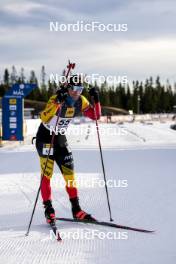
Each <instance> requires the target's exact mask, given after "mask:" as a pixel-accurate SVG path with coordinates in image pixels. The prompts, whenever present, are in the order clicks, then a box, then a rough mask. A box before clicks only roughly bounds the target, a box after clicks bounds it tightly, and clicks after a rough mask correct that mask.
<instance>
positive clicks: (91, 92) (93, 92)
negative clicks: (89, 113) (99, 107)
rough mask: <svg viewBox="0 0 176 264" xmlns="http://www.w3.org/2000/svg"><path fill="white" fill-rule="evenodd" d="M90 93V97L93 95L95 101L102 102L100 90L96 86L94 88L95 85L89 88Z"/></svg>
mask: <svg viewBox="0 0 176 264" xmlns="http://www.w3.org/2000/svg"><path fill="white" fill-rule="evenodd" d="M89 94H90V97H93V99H94V102H95V103H98V102H100V98H99V92H98V90H97V89H96V88H94V87H93V88H91V89H90V90H89Z"/></svg>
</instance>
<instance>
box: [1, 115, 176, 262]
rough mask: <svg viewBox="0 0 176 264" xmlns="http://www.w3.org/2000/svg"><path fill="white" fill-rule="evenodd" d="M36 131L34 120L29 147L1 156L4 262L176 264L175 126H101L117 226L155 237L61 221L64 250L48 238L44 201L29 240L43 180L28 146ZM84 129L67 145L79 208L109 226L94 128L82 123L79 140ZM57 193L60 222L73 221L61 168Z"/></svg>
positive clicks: (55, 202) (10, 148)
mask: <svg viewBox="0 0 176 264" xmlns="http://www.w3.org/2000/svg"><path fill="white" fill-rule="evenodd" d="M38 124H39V122H38V121H36V120H31V121H30V122H29V123H28V137H27V139H26V141H25V144H16V143H15V144H12V143H11V144H7V145H6V146H4V147H2V148H1V149H0V160H1V169H0V201H1V210H0V263H8V264H9V263H10V264H11V263H20V264H21V263H25V264H26V263H30V264H31V263H42V264H43V263H51V264H54V263H78V264H79V263H80V264H82V263H86V264H87V263H97V264H99V263H101V264H102V263H103V264H104V263H120V264H131V263H135V264H138V263H139V264H141V263H143V264H149V263H150V264H154V263H160V264H161V263H163V264H165V263H168V264H174V263H175V261H176V250H175V244H176V229H175V227H174V226H175V222H176V213H175V200H176V178H175V171H176V165H175V164H176V163H175V156H176V131H174V130H171V129H170V123H157V122H155V123H152V124H149V123H148V124H142V123H124V124H121V125H117V124H108V125H107V124H106V125H103V124H102V125H101V126H100V130H101V132H100V134H101V142H102V148H103V156H104V162H105V168H106V174H107V179H108V181H109V183H111V185H112V184H113V185H114V186H113V187H112V186H111V187H109V195H110V202H111V207H112V215H113V218H114V222H116V223H120V224H124V225H129V226H134V227H142V228H146V229H152V230H156V232H155V234H143V233H137V232H132V231H129V232H126V231H124V230H120V229H119V230H115V229H113V228H108V227H100V226H94V225H84V224H78V223H66V222H58V223H57V226H58V229H59V231H60V233H61V236H62V238H63V240H62V242H60V243H58V242H56V241H55V240H54V239H52V238H51V237H50V229H49V227H48V226H47V225H46V224H45V219H44V216H43V208H42V202H41V199H40V200H39V202H38V206H37V209H36V212H35V216H34V221H33V223H32V227H31V232H30V234H29V236H28V237H26V236H25V232H26V229H27V226H28V223H29V218H30V216H31V211H32V208H33V204H34V200H35V197H36V192H37V189H38V185H39V179H40V168H39V160H38V156H37V153H36V151H35V147H34V146H32V145H31V142H30V139H31V136H32V134H34V133H35V130H36V129H37V127H38ZM78 127H79V126H78V125H72V126H71V127H70V128H69V130H72V132H71V134H72V136H69V135H68V140H69V142H70V146H71V148H72V150H73V155H74V160H75V170H76V175H77V180H78V184H79V185H80V186H79V194H80V203H81V205H82V207H83V209H85V210H87V211H88V212H90V213H92V214H93V215H94V216H95V217H96V218H98V219H100V220H105V221H108V220H109V217H108V209H107V201H106V195H105V190H104V187H103V182H102V180H103V175H102V169H101V162H100V156H99V151H98V147H97V146H98V145H97V144H98V143H97V137H96V130H95V129H94V128H95V124H93V123H86V124H82V125H81V126H80V127H81V129H82V130H83V131H82V132H81V133H82V134H81V135H80V134H79V133H80V131H79V132H78V131H77V132H75V131H76V130H77V129H78ZM73 130H74V132H73ZM73 133H74V135H73ZM76 133H77V134H76ZM110 180H111V182H110ZM52 187H53V188H52V189H53V205H54V207H55V209H56V213H57V215H58V216H59V217H71V211H70V204H69V201H68V197H67V195H66V192H65V190H64V186H63V181H62V176H61V174H60V172H59V170H58V168H57V167H56V166H55V173H54V175H53V180H52ZM88 236H89V237H88ZM100 236H101V237H100ZM110 238H111V239H110Z"/></svg>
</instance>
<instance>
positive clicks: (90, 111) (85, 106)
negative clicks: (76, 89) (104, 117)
mask: <svg viewBox="0 0 176 264" xmlns="http://www.w3.org/2000/svg"><path fill="white" fill-rule="evenodd" d="M81 99H82V112H83V115H84V116H86V117H89V118H90V119H93V120H95V119H96V118H97V119H100V116H101V105H100V102H99V101H98V102H95V112H96V116H95V113H94V108H93V106H92V105H91V104H90V103H89V101H88V100H87V99H86V98H85V97H84V96H83V95H81Z"/></svg>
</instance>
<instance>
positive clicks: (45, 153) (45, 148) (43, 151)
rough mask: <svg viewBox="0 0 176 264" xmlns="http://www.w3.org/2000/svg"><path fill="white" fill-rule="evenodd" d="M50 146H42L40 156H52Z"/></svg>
mask: <svg viewBox="0 0 176 264" xmlns="http://www.w3.org/2000/svg"><path fill="white" fill-rule="evenodd" d="M50 146H51V144H43V150H42V154H43V155H48V154H49V155H50V156H51V155H53V147H51V148H50Z"/></svg>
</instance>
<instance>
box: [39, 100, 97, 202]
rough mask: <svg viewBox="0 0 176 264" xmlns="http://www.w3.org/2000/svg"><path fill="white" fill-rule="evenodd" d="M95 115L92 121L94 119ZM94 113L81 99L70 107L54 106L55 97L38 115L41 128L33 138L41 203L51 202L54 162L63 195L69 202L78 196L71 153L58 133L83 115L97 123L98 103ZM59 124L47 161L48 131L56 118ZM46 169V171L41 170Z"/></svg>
mask: <svg viewBox="0 0 176 264" xmlns="http://www.w3.org/2000/svg"><path fill="white" fill-rule="evenodd" d="M95 112H96V117H95ZM95 112H94V109H93V107H92V106H91V105H90V103H89V101H88V100H87V99H86V98H85V97H84V96H82V95H80V97H79V99H78V100H77V101H76V102H75V104H74V106H73V107H70V106H69V105H67V103H66V102H63V103H62V104H61V103H59V102H58V100H57V95H54V96H52V97H51V98H50V99H49V101H48V103H47V105H46V108H45V109H44V110H43V111H42V113H41V116H40V117H41V120H42V122H41V124H40V126H39V129H38V132H37V135H36V148H37V151H38V154H39V157H40V166H41V175H42V176H43V179H42V184H41V195H42V198H43V201H47V200H51V186H50V179H51V177H52V174H53V167H54V161H55V162H56V163H57V165H58V166H59V168H60V170H61V173H62V175H63V177H64V179H65V183H66V191H67V193H68V195H69V198H75V197H77V196H78V193H77V188H76V185H75V176H74V162H73V156H72V152H71V150H70V149H69V147H68V143H67V139H66V136H65V133H59V132H60V131H61V130H62V129H67V127H68V125H69V123H70V121H71V120H72V119H73V118H74V117H76V116H80V115H81V114H83V115H84V116H86V117H89V118H91V119H93V120H94V119H95V118H97V119H99V118H100V115H101V106H100V103H99V102H98V103H96V104H95ZM58 115H59V121H58V125H57V133H56V135H55V137H54V144H53V146H51V151H50V156H49V159H48V161H47V166H46V160H47V154H48V150H49V148H50V143H51V138H52V131H53V130H54V132H56V128H55V124H56V120H57V116H58ZM45 167H46V168H45Z"/></svg>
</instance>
